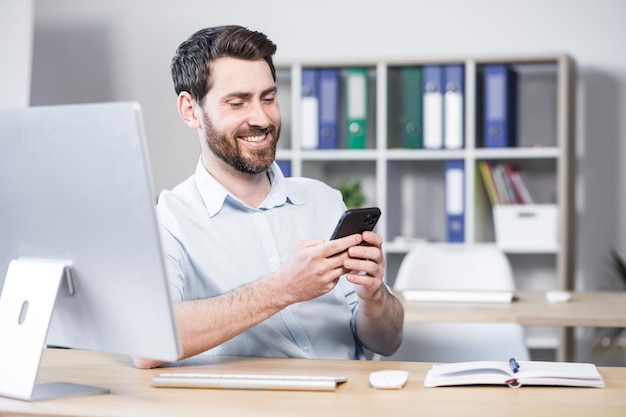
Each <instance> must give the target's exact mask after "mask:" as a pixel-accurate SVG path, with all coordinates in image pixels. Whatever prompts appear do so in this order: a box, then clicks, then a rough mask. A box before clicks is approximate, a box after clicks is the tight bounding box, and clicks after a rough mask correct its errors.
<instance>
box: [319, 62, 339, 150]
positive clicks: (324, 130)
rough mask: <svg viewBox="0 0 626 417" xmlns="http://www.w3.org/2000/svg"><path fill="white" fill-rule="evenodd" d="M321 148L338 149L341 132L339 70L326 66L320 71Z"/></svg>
mask: <svg viewBox="0 0 626 417" xmlns="http://www.w3.org/2000/svg"><path fill="white" fill-rule="evenodd" d="M318 93H319V105H320V110H319V124H320V129H319V148H320V149H337V147H338V132H339V70H337V69H334V68H324V69H321V70H320V73H319V87H318Z"/></svg>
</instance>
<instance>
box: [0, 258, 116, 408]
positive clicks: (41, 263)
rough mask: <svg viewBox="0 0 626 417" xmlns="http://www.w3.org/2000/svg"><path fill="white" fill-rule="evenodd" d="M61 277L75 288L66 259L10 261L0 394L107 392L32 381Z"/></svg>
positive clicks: (0, 330)
mask: <svg viewBox="0 0 626 417" xmlns="http://www.w3.org/2000/svg"><path fill="white" fill-rule="evenodd" d="M64 278H65V279H64ZM63 281H65V282H66V284H67V285H66V286H63V287H64V288H67V290H68V291H69V293H70V294H73V293H74V288H73V285H72V279H71V275H70V263H69V262H67V261H48V260H34V259H17V260H13V261H11V263H10V264H9V268H8V271H7V275H6V279H5V280H4V288H3V289H2V294H0V337H1V338H2V340H3V342H2V343H0V396H4V397H11V398H16V399H20V400H27V401H32V400H44V399H52V398H60V397H68V396H77V395H89V394H103V393H108V392H110V391H109V390H108V389H106V388H98V387H91V386H86V385H78V384H71V383H64V382H52V383H44V384H36V383H35V382H36V380H37V373H38V371H39V363H40V362H41V355H42V352H43V348H44V344H45V342H46V336H47V333H48V326H49V325H50V319H51V317H52V311H53V309H54V303H55V301H56V298H57V294H58V293H59V289H60V288H61V283H62V282H63ZM7 342H8V343H7Z"/></svg>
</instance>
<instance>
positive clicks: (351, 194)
mask: <svg viewBox="0 0 626 417" xmlns="http://www.w3.org/2000/svg"><path fill="white" fill-rule="evenodd" d="M339 191H340V192H341V196H342V197H343V202H344V203H345V204H346V206H347V207H348V208H349V209H350V208H359V207H361V206H362V205H363V204H364V203H365V195H364V194H363V191H362V190H361V181H360V180H359V179H357V178H350V179H347V180H344V181H342V182H341V183H340V184H339Z"/></svg>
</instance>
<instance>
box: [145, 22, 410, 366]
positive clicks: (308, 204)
mask: <svg viewBox="0 0 626 417" xmlns="http://www.w3.org/2000/svg"><path fill="white" fill-rule="evenodd" d="M275 52H276V46H275V45H274V43H272V42H271V41H270V40H269V39H268V38H267V37H266V36H265V35H264V34H262V33H260V32H254V31H250V30H248V29H246V28H243V27H240V26H221V27H215V28H207V29H202V30H199V31H198V32H196V33H195V34H193V35H192V36H191V37H190V38H189V39H187V40H186V41H185V42H183V43H182V44H181V45H180V46H179V48H178V50H177V53H176V55H175V57H174V59H173V60H172V77H173V79H174V85H175V89H176V93H177V94H178V111H179V114H180V116H181V118H182V119H183V121H184V122H185V123H186V124H187V125H188V126H189V127H191V128H193V129H195V130H196V131H197V132H198V136H199V138H200V144H201V150H202V152H201V156H200V159H199V161H198V164H197V167H196V171H195V174H194V175H192V176H191V177H190V178H188V179H187V180H186V181H184V182H183V183H181V184H180V185H178V186H177V187H175V188H174V189H173V190H172V191H165V192H163V193H162V194H161V196H160V197H159V203H158V205H157V211H158V214H159V221H160V226H161V235H162V236H161V237H162V239H163V245H164V250H165V257H166V259H165V261H166V265H167V269H168V274H169V280H170V285H171V292H172V298H173V301H174V309H175V314H176V321H177V326H178V330H179V334H180V338H181V344H182V348H183V354H182V357H181V358H180V359H184V358H188V357H192V356H195V355H199V354H205V355H243V356H268V357H301V358H331V359H362V358H364V348H368V349H370V350H372V351H374V352H377V353H380V354H382V355H390V354H392V353H393V352H395V350H396V349H397V348H398V346H399V345H400V343H401V341H402V323H403V316H404V312H403V309H402V306H401V304H400V303H399V302H398V300H397V299H396V298H395V297H394V296H393V295H392V294H391V293H390V292H389V291H388V289H387V287H386V286H385V285H384V284H383V273H384V267H385V259H384V256H383V252H382V249H381V246H382V237H381V236H380V235H378V234H377V233H374V232H365V233H363V234H362V235H359V234H357V235H352V236H347V237H344V238H341V239H336V240H332V241H325V240H324V238H325V237H327V236H329V235H330V233H331V231H332V230H333V228H334V226H335V224H336V222H337V220H338V219H339V217H340V215H341V213H342V212H343V211H344V210H345V205H344V203H343V201H342V199H341V194H340V193H339V192H338V191H337V190H334V189H332V188H330V187H328V186H327V185H325V184H323V183H322V182H319V181H316V180H313V179H307V178H285V177H284V176H283V174H282V172H281V171H280V168H279V167H278V165H277V164H276V163H275V162H274V159H275V154H276V144H277V142H278V140H279V137H280V127H281V120H280V111H279V106H278V101H277V98H276V96H277V94H276V93H277V91H276V72H275V68H274V64H273V61H272V56H273V55H274V53H275ZM361 242H367V243H368V245H359V244H360V243H361ZM135 364H136V365H137V366H138V367H141V368H149V367H154V366H158V365H161V364H162V362H159V361H154V360H150V359H139V358H137V359H135Z"/></svg>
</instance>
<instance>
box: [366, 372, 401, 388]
mask: <svg viewBox="0 0 626 417" xmlns="http://www.w3.org/2000/svg"><path fill="white" fill-rule="evenodd" d="M408 378H409V373H408V372H407V371H401V370H398V369H385V370H382V371H374V372H372V373H371V374H370V384H371V385H372V387H373V388H376V389H401V388H402V387H404V385H405V384H406V381H407V379H408Z"/></svg>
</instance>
